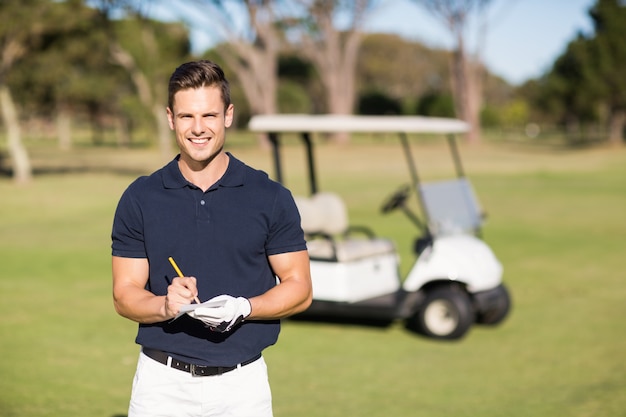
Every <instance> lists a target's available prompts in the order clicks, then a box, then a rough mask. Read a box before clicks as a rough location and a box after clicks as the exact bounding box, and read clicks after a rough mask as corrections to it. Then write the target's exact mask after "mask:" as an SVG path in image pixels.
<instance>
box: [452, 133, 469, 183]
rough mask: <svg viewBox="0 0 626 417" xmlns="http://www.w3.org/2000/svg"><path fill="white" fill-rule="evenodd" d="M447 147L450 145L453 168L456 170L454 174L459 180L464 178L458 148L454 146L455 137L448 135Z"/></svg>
mask: <svg viewBox="0 0 626 417" xmlns="http://www.w3.org/2000/svg"><path fill="white" fill-rule="evenodd" d="M448 145H450V152H452V159H453V160H454V168H455V169H456V174H457V176H458V177H459V178H463V177H465V172H464V171H463V165H462V164H461V155H459V148H458V147H457V144H456V137H455V136H454V135H453V134H452V133H450V134H449V135H448Z"/></svg>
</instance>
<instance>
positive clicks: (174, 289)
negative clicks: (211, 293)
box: [165, 277, 198, 316]
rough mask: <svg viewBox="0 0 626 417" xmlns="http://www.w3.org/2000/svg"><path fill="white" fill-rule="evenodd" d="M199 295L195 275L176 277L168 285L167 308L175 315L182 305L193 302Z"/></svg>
mask: <svg viewBox="0 0 626 417" xmlns="http://www.w3.org/2000/svg"><path fill="white" fill-rule="evenodd" d="M197 296H198V287H197V286H196V278H195V277H177V278H174V279H173V280H172V284H171V285H170V286H168V287H167V295H166V297H165V308H166V309H167V310H168V311H169V312H170V314H172V315H174V316H175V315H176V314H178V313H179V312H180V306H182V305H186V304H191V302H192V301H193V300H194V298H196V297H197Z"/></svg>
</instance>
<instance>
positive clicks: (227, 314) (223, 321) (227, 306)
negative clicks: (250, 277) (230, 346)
mask: <svg viewBox="0 0 626 417" xmlns="http://www.w3.org/2000/svg"><path fill="white" fill-rule="evenodd" d="M204 305H206V307H205V306H204ZM251 311H252V307H251V306H250V301H248V299H247V298H244V297H236V298H235V297H232V296H230V295H218V296H217V297H213V298H211V299H210V300H208V301H206V302H204V303H202V304H200V306H199V307H198V308H196V309H194V310H193V311H189V312H188V313H187V314H188V315H190V316H191V317H193V318H194V319H198V320H200V321H202V322H203V323H204V324H205V325H206V326H207V327H208V328H210V329H211V330H213V331H216V332H228V331H230V330H231V329H232V328H233V327H235V326H236V325H238V324H239V323H241V322H242V321H243V320H244V319H245V318H247V317H248V316H249V315H250V313H251Z"/></svg>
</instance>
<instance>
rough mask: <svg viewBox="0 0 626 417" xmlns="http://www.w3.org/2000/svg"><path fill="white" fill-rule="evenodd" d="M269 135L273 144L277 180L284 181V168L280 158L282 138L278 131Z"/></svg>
mask: <svg viewBox="0 0 626 417" xmlns="http://www.w3.org/2000/svg"><path fill="white" fill-rule="evenodd" d="M267 137H268V138H269V141H270V144H271V145H272V153H273V154H274V175H276V181H278V182H280V183H283V170H282V162H281V160H280V149H279V148H280V140H279V137H278V133H276V132H269V133H268V134H267Z"/></svg>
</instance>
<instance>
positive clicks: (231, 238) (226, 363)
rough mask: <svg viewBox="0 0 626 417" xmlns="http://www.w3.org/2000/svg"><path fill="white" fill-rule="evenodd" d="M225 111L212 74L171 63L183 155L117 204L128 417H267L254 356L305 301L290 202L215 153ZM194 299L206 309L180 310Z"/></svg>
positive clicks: (206, 65)
mask: <svg viewBox="0 0 626 417" xmlns="http://www.w3.org/2000/svg"><path fill="white" fill-rule="evenodd" d="M233 112H234V106H233V104H231V102H230V91H229V85H228V82H227V80H226V79H225V77H224V73H223V71H222V69H221V68H220V67H219V66H217V65H216V64H214V63H212V62H210V61H198V62H189V63H186V64H183V65H181V66H180V67H178V68H177V69H176V70H175V71H174V73H173V74H172V76H171V78H170V82H169V99H168V108H167V117H168V121H169V125H170V128H171V129H172V130H173V131H174V132H175V135H176V141H177V143H178V147H179V148H180V154H179V155H178V156H177V157H176V158H175V159H174V160H173V161H171V162H170V163H169V164H167V165H166V166H165V167H163V168H162V169H160V170H158V171H156V172H155V173H153V174H152V175H150V176H147V177H141V178H139V179H137V180H136V181H135V182H133V183H132V184H131V185H130V186H129V187H128V189H127V190H126V191H125V192H124V194H123V195H122V197H121V199H120V202H119V204H118V207H117V210H116V213H115V218H114V221H113V231H112V254H113V265H112V269H113V299H114V305H115V309H116V311H117V312H118V313H119V314H120V315H122V316H124V317H126V318H128V319H130V320H133V321H136V322H138V323H139V330H138V333H137V338H136V342H137V343H138V344H139V345H141V346H142V351H141V354H140V356H139V361H138V364H137V371H136V374H135V379H134V382H133V389H132V395H131V401H130V406H129V417H137V416H170V417H171V416H192V415H193V416H255V417H259V416H271V415H272V408H271V393H270V389H269V383H268V379H267V369H266V367H265V362H264V360H263V357H262V356H261V352H262V351H263V349H265V348H266V347H268V346H270V345H272V344H274V343H275V342H276V340H277V338H278V333H279V326H280V322H279V319H281V318H284V317H287V316H290V315H292V314H295V313H298V312H301V311H303V310H305V309H306V308H307V307H308V306H309V304H310V303H311V278H310V271H309V258H308V254H307V251H306V245H305V241H304V236H303V232H302V229H301V227H300V217H299V214H298V211H297V209H296V206H295V203H294V201H293V198H292V196H291V194H290V193H289V191H288V190H287V189H285V188H284V187H282V186H281V185H280V184H278V183H276V182H274V181H271V180H270V179H269V178H268V177H267V175H266V174H265V173H263V172H261V171H257V170H254V169H252V168H250V167H248V166H246V165H244V164H243V163H242V162H241V161H239V160H237V159H236V158H235V157H234V156H233V155H231V154H230V153H227V152H225V151H224V149H223V147H224V141H225V131H226V128H228V127H229V126H230V125H231V124H232V121H233ZM169 257H172V258H173V260H174V263H173V264H170V262H169V261H168V258H169ZM174 266H175V267H179V270H180V271H181V275H182V274H184V276H177V275H178V274H177V273H176V272H175V267H174ZM277 278H278V280H279V281H280V282H279V284H278V285H277V281H276V279H277ZM195 297H199V298H200V300H201V302H205V303H204V304H203V305H200V306H199V307H198V308H197V309H196V310H195V311H188V312H187V314H184V313H183V312H181V309H182V308H189V307H195V305H194V306H190V304H192V303H193V301H194V298H195Z"/></svg>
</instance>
